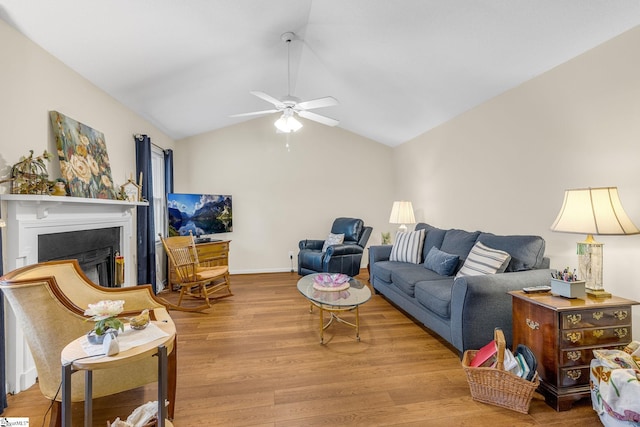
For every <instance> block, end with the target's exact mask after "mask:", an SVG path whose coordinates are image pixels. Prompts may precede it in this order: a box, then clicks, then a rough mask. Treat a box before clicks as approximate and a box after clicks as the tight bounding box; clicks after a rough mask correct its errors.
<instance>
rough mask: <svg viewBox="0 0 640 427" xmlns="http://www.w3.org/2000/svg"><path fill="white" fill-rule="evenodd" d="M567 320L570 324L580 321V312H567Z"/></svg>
mask: <svg viewBox="0 0 640 427" xmlns="http://www.w3.org/2000/svg"><path fill="white" fill-rule="evenodd" d="M567 320H568V321H569V323H571V324H572V325H576V324H578V323H580V321H581V320H582V315H581V314H567Z"/></svg>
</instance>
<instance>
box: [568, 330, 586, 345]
mask: <svg viewBox="0 0 640 427" xmlns="http://www.w3.org/2000/svg"><path fill="white" fill-rule="evenodd" d="M566 336H567V339H568V340H569V341H571V342H572V343H574V344H575V343H577V342H578V341H580V339H581V338H582V334H581V333H580V332H568V333H567V335H566Z"/></svg>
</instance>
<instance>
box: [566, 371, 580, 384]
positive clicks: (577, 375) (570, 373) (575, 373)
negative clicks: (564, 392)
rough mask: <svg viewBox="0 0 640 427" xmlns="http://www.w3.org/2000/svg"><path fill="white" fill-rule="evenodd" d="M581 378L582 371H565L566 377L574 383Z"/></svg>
mask: <svg viewBox="0 0 640 427" xmlns="http://www.w3.org/2000/svg"><path fill="white" fill-rule="evenodd" d="M581 376H582V371H581V370H580V369H572V370H570V371H567V377H569V378H571V379H572V380H574V381H577V380H578V378H580V377H581Z"/></svg>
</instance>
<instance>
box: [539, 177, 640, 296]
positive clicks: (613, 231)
mask: <svg viewBox="0 0 640 427" xmlns="http://www.w3.org/2000/svg"><path fill="white" fill-rule="evenodd" d="M551 230H553V231H563V232H566V233H580V234H587V238H586V239H585V240H584V241H583V242H578V278H579V279H580V280H584V281H585V282H586V283H585V286H586V288H587V294H589V295H591V296H594V297H597V298H608V297H611V294H610V293H608V292H606V291H605V290H604V287H603V285H602V246H603V244H602V243H599V242H596V241H595V240H594V238H593V235H594V234H601V235H626V234H638V233H640V230H638V228H637V227H636V226H635V225H634V224H633V222H631V219H629V217H628V216H627V213H626V212H625V211H624V209H623V208H622V203H620V197H619V196H618V189H617V188H616V187H602V188H578V189H572V190H566V191H565V193H564V202H563V203H562V208H561V209H560V212H559V213H558V217H557V218H556V220H555V221H554V223H553V225H552V226H551Z"/></svg>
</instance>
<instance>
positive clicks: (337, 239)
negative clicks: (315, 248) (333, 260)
mask: <svg viewBox="0 0 640 427" xmlns="http://www.w3.org/2000/svg"><path fill="white" fill-rule="evenodd" d="M342 242H344V234H343V233H340V234H334V233H329V235H328V236H327V240H325V241H324V244H323V245H322V252H327V248H328V247H329V246H331V245H339V244H341V243H342Z"/></svg>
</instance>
